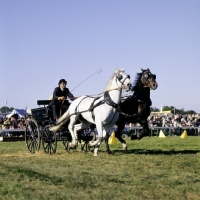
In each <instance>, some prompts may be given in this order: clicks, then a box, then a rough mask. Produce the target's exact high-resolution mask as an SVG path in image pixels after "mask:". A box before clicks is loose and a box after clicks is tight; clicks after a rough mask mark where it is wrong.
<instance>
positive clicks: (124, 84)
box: [115, 69, 132, 92]
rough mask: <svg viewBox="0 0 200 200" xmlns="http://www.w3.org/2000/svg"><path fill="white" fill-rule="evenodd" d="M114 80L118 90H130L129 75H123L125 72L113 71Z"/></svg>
mask: <svg viewBox="0 0 200 200" xmlns="http://www.w3.org/2000/svg"><path fill="white" fill-rule="evenodd" d="M115 80H116V82H117V85H118V86H119V85H120V86H119V87H120V88H123V89H124V90H126V91H127V92H128V91H130V89H131V86H132V84H131V80H130V75H127V74H126V73H125V70H124V69H122V70H115Z"/></svg>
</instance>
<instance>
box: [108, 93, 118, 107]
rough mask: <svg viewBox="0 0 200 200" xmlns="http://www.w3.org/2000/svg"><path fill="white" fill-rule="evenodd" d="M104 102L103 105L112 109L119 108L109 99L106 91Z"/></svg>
mask: <svg viewBox="0 0 200 200" xmlns="http://www.w3.org/2000/svg"><path fill="white" fill-rule="evenodd" d="M104 101H105V103H107V104H108V105H109V106H111V107H113V108H119V105H118V104H116V103H115V102H114V101H113V100H112V99H111V97H110V94H109V92H108V91H106V92H105V93H104Z"/></svg>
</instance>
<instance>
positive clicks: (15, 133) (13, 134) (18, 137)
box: [0, 126, 200, 141]
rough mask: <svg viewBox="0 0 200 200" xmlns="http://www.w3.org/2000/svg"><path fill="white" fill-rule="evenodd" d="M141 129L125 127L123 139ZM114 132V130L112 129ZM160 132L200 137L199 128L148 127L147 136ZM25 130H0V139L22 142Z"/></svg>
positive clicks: (156, 134) (157, 134)
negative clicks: (184, 132) (184, 133)
mask: <svg viewBox="0 0 200 200" xmlns="http://www.w3.org/2000/svg"><path fill="white" fill-rule="evenodd" d="M140 129H142V127H138V126H137V127H125V128H124V130H123V131H122V135H124V137H129V136H130V135H131V134H136V133H137V131H139V130H140ZM114 130H115V129H114ZM160 130H162V131H163V133H164V134H165V135H166V136H173V135H174V136H180V135H181V134H182V133H183V131H184V130H186V131H187V134H188V135H189V136H200V127H181V128H179V127H178V128H175V127H150V135H149V136H159V132H160ZM24 133H25V129H4V130H0V137H1V138H2V137H3V141H22V140H24V139H25V138H24Z"/></svg>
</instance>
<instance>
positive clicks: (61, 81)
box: [58, 79, 67, 84]
mask: <svg viewBox="0 0 200 200" xmlns="http://www.w3.org/2000/svg"><path fill="white" fill-rule="evenodd" d="M61 83H67V81H66V80H65V79H60V80H59V82H58V84H61Z"/></svg>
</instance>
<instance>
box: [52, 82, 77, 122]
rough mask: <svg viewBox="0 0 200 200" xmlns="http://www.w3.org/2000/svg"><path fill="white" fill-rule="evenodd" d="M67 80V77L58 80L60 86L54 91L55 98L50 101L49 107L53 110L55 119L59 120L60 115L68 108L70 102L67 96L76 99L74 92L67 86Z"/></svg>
mask: <svg viewBox="0 0 200 200" xmlns="http://www.w3.org/2000/svg"><path fill="white" fill-rule="evenodd" d="M66 85H67V81H66V80H65V79H60V81H59V82H58V87H56V88H55V89H54V91H53V99H52V101H51V102H50V103H49V107H50V108H52V111H53V119H54V120H55V121H57V120H58V119H59V117H61V115H62V114H63V113H64V112H65V111H66V110H67V109H68V107H69V105H70V103H69V101H68V100H67V97H68V98H69V99H70V100H72V101H73V100H74V96H73V94H72V93H71V92H70V91H69V89H68V88H66Z"/></svg>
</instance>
